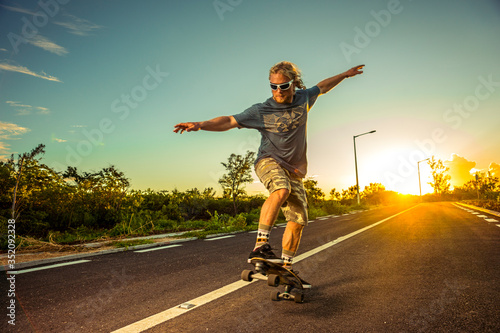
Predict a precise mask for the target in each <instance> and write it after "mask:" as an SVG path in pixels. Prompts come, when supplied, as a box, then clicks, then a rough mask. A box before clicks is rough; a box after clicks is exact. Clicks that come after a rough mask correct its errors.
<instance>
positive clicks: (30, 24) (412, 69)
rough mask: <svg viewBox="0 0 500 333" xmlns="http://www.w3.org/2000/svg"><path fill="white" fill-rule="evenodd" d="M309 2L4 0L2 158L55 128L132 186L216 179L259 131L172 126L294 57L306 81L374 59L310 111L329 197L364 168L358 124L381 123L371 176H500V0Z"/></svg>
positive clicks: (259, 90) (254, 91)
mask: <svg viewBox="0 0 500 333" xmlns="http://www.w3.org/2000/svg"><path fill="white" fill-rule="evenodd" d="M221 4H222V5H221ZM311 4H313V3H307V4H306V3H304V2H302V1H298V0H293V1H289V2H287V5H283V3H279V2H271V3H269V2H267V1H261V0H259V1H254V2H243V1H240V2H227V1H224V0H221V1H216V2H210V1H208V2H199V3H195V4H192V3H189V4H188V3H182V2H181V3H177V2H176V3H173V2H168V1H167V2H161V3H154V5H148V6H145V5H143V4H141V3H137V2H134V1H122V2H120V4H119V5H118V4H117V3H114V2H101V1H88V2H67V3H66V2H65V3H64V4H61V3H59V2H57V1H55V0H54V1H52V2H50V4H49V3H43V2H38V1H22V2H19V1H11V0H8V1H4V2H2V4H0V17H1V18H2V19H1V20H0V30H1V31H3V33H2V34H1V37H0V91H1V97H0V112H1V118H0V159H2V160H5V159H6V158H8V157H9V156H10V155H11V154H15V155H17V154H20V153H23V152H27V151H30V150H31V149H33V148H34V147H35V146H36V145H38V144H39V143H43V144H45V145H46V154H45V155H44V156H43V161H44V163H46V164H47V165H48V166H50V167H53V168H54V169H55V170H56V171H64V170H66V168H67V167H68V166H73V167H77V168H78V169H79V170H80V171H97V170H100V169H102V168H105V167H108V166H109V165H115V166H116V167H117V168H118V169H119V170H120V171H122V172H124V173H125V175H126V176H127V177H128V178H130V180H131V188H133V189H137V190H146V189H148V188H149V189H153V190H162V189H163V190H171V189H174V188H177V189H178V190H180V191H185V190H188V189H192V188H195V187H196V188H198V189H204V188H207V187H213V188H214V189H215V190H216V191H217V192H220V186H219V184H218V179H219V178H220V176H221V175H222V174H223V173H224V172H225V170H224V167H223V166H222V165H221V162H225V161H226V160H227V158H228V157H229V155H230V154H231V153H235V154H240V155H243V154H245V152H246V151H247V150H251V151H257V149H258V145H259V142H260V134H259V133H258V132H257V131H253V130H246V129H241V130H236V129H234V130H230V131H228V132H224V133H214V132H203V131H199V132H196V133H185V134H182V135H178V134H175V133H173V132H172V131H173V126H174V125H175V124H177V123H180V122H186V121H201V120H207V119H211V118H214V117H216V116H221V115H234V114H237V113H240V112H243V111H244V110H245V109H246V108H248V107H250V106H251V105H253V104H255V103H259V102H263V101H265V100H266V99H267V98H269V97H271V91H270V89H269V85H268V83H269V82H268V70H269V68H270V67H271V66H272V65H274V64H275V63H277V62H279V61H281V60H289V61H292V62H294V63H295V64H297V65H298V67H299V68H300V69H301V70H302V73H303V79H304V83H305V85H306V86H307V87H312V86H313V85H315V84H316V83H318V82H320V81H321V80H323V79H325V78H327V77H329V76H333V75H336V74H338V73H341V72H344V71H345V70H347V69H349V68H351V67H353V66H356V65H358V64H365V67H364V73H363V74H362V75H359V76H357V77H354V78H350V79H346V80H344V81H343V82H342V83H340V84H339V86H338V87H336V88H335V89H333V90H332V91H331V92H329V93H328V94H326V95H323V96H320V97H319V98H318V100H317V102H316V104H315V105H314V107H313V108H312V110H311V112H310V113H309V119H308V130H307V135H308V162H309V168H308V175H307V176H308V177H310V178H312V179H314V180H316V181H318V187H320V188H321V189H322V190H323V192H325V195H326V197H328V196H329V192H330V190H331V189H332V188H336V189H337V190H338V191H341V190H342V189H347V188H348V187H350V186H353V185H355V184H356V179H355V170H354V152H353V136H356V135H359V134H361V133H366V132H368V131H371V130H376V132H375V133H373V134H370V135H366V136H363V137H359V138H357V139H356V150H357V158H358V172H359V185H360V191H361V190H363V189H364V187H365V186H368V185H369V184H370V183H380V184H382V185H384V186H385V187H386V190H388V191H395V192H397V193H402V194H404V193H411V194H417V195H418V193H419V186H418V172H417V169H418V167H420V178H421V183H422V194H424V193H428V192H432V191H433V190H432V188H431V187H430V185H428V184H427V183H428V182H429V181H430V178H429V176H430V169H429V166H428V165H427V163H426V162H422V160H425V159H427V158H430V157H431V156H436V159H440V160H442V161H443V162H444V163H445V165H447V166H448V167H449V168H450V174H451V175H452V186H461V185H462V184H463V183H465V182H467V181H468V180H471V179H473V176H472V174H473V173H475V172H478V171H479V172H485V171H488V170H489V171H491V172H492V173H493V175H494V176H497V177H498V176H500V153H499V151H500V150H499V148H500V133H499V132H498V124H499V121H500V115H499V114H498V107H499V106H500V66H499V65H498V56H497V55H498V54H500V40H499V39H498V38H497V31H499V30H500V20H499V18H500V6H499V3H498V2H497V1H494V0H488V1H483V2H480V3H471V2H470V1H466V0H458V1H451V0H446V1H440V2H438V3H432V2H413V1H410V0H401V1H397V0H386V1H368V0H363V1H359V2H357V3H356V4H354V3H352V2H349V1H342V2H335V3H329V2H325V1H317V2H315V3H314V4H315V5H313V6H311ZM96 9H97V10H96ZM124 17H132V19H131V20H125V19H124ZM290 18H298V19H297V22H296V24H295V23H294V24H291V23H290ZM424 20H425V22H426V24H425V25H422V22H423V21H424ZM280 29H281V30H280ZM287 29H288V30H287ZM419 162H420V163H419ZM252 176H253V178H254V180H257V179H258V178H257V177H256V176H255V173H254V172H253V171H252ZM246 190H247V192H248V193H249V194H250V193H257V192H262V193H263V194H266V190H265V189H264V187H263V185H262V184H260V183H259V182H254V183H252V184H248V185H247V186H246Z"/></svg>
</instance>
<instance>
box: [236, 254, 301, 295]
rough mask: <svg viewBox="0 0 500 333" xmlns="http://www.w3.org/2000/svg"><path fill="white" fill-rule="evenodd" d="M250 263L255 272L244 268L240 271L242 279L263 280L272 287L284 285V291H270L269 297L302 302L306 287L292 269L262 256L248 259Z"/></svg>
mask: <svg viewBox="0 0 500 333" xmlns="http://www.w3.org/2000/svg"><path fill="white" fill-rule="evenodd" d="M250 263H251V264H252V265H254V267H255V270H256V271H257V273H255V272H254V271H252V270H244V271H243V272H242V273H241V278H242V280H245V281H252V280H253V279H259V280H265V281H267V284H268V285H269V286H272V287H278V286H279V285H284V286H285V292H284V293H280V292H279V291H273V292H272V293H271V299H272V300H273V301H279V300H281V299H286V300H293V301H295V302H296V303H302V302H303V299H304V295H303V293H302V291H303V290H304V289H306V288H305V287H304V285H303V284H302V280H301V279H300V278H299V277H298V276H297V275H296V274H294V273H293V272H292V271H290V270H288V269H286V268H284V267H283V266H281V265H279V264H275V263H273V262H270V261H267V260H265V259H262V258H253V259H251V260H250ZM293 289H297V290H298V291H296V292H292V290H293Z"/></svg>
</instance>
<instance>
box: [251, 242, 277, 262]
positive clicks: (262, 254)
mask: <svg viewBox="0 0 500 333" xmlns="http://www.w3.org/2000/svg"><path fill="white" fill-rule="evenodd" d="M253 258H262V259H265V260H267V261H270V262H273V263H275V264H283V259H281V258H279V257H277V256H276V255H275V254H274V253H273V251H272V250H271V245H269V244H264V245H262V246H261V247H258V248H256V249H255V250H253V251H252V252H251V253H250V255H249V256H248V263H251V260H252V259H253Z"/></svg>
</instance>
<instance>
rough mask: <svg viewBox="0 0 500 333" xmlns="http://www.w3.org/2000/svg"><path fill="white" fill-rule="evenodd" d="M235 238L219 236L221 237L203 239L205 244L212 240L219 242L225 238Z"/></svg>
mask: <svg viewBox="0 0 500 333" xmlns="http://www.w3.org/2000/svg"><path fill="white" fill-rule="evenodd" d="M232 237H235V235H228V236H221V237H214V238H207V239H205V241H206V242H210V241H214V240H219V239H225V238H232Z"/></svg>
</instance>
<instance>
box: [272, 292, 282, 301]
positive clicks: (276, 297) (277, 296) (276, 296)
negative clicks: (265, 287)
mask: <svg viewBox="0 0 500 333" xmlns="http://www.w3.org/2000/svg"><path fill="white" fill-rule="evenodd" d="M271 300H273V301H279V300H280V292H279V291H276V290H273V291H271Z"/></svg>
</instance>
